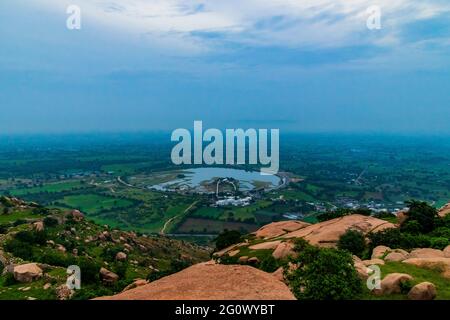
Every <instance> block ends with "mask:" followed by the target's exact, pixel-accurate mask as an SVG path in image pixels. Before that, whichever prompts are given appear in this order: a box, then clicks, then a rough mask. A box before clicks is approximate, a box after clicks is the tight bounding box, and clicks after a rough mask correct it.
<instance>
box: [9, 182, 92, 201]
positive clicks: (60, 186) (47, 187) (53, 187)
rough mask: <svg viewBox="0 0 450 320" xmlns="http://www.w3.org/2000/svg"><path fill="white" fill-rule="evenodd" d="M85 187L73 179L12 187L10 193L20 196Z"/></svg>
mask: <svg viewBox="0 0 450 320" xmlns="http://www.w3.org/2000/svg"><path fill="white" fill-rule="evenodd" d="M85 187H86V184H85V183H83V182H82V181H80V180H74V181H63V182H55V183H48V184H44V185H42V186H37V187H31V188H27V187H25V188H20V189H13V190H11V192H10V193H11V195H13V196H15V197H21V196H24V195H29V194H35V193H42V192H48V193H56V192H62V191H71V190H77V189H83V188H85Z"/></svg>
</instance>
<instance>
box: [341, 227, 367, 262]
mask: <svg viewBox="0 0 450 320" xmlns="http://www.w3.org/2000/svg"><path fill="white" fill-rule="evenodd" d="M337 247H338V248H339V249H341V250H347V251H349V252H350V253H352V254H354V255H357V256H358V257H361V256H362V254H363V253H364V250H365V249H366V238H365V237H364V234H362V233H361V232H359V231H357V230H347V232H345V233H344V234H343V235H341V236H340V238H339V241H338V243H337Z"/></svg>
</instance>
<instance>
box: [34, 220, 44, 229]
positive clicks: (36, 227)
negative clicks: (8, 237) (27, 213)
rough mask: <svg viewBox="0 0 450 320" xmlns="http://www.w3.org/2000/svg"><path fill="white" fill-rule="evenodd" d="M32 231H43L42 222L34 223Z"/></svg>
mask: <svg viewBox="0 0 450 320" xmlns="http://www.w3.org/2000/svg"><path fill="white" fill-rule="evenodd" d="M33 230H36V231H44V222H42V221H36V222H35V223H33Z"/></svg>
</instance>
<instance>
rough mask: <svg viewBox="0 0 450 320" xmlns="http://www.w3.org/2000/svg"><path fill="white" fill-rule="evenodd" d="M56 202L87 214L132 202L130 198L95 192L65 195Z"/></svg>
mask: <svg viewBox="0 0 450 320" xmlns="http://www.w3.org/2000/svg"><path fill="white" fill-rule="evenodd" d="M58 202H61V203H63V204H65V205H67V206H68V207H71V208H74V209H79V210H81V211H83V212H86V213H89V214H95V213H99V212H100V211H102V210H111V209H117V208H126V207H130V206H132V205H133V202H132V201H130V200H126V199H120V198H113V197H107V196H101V195H97V194H80V195H73V196H65V197H64V198H63V199H62V200H60V201H58Z"/></svg>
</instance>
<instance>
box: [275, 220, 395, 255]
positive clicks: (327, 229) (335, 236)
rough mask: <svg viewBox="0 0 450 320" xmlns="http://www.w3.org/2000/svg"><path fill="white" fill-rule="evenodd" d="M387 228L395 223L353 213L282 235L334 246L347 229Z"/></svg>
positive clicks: (372, 229)
mask: <svg viewBox="0 0 450 320" xmlns="http://www.w3.org/2000/svg"><path fill="white" fill-rule="evenodd" d="M388 228H395V225H394V224H392V223H390V222H387V221H385V220H381V219H377V218H374V217H369V216H363V215H359V214H353V215H349V216H344V217H340V218H336V219H332V220H328V221H324V222H321V223H317V224H313V225H310V226H307V227H304V228H301V229H299V230H297V231H293V232H289V233H287V234H286V235H284V236H282V237H283V238H303V239H305V240H307V241H309V243H311V244H313V245H317V246H321V247H334V246H336V244H337V242H338V240H339V237H340V236H341V235H343V234H344V233H345V232H346V231H347V230H349V229H354V230H358V231H360V232H362V233H364V234H367V233H369V232H376V231H381V230H384V229H388Z"/></svg>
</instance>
